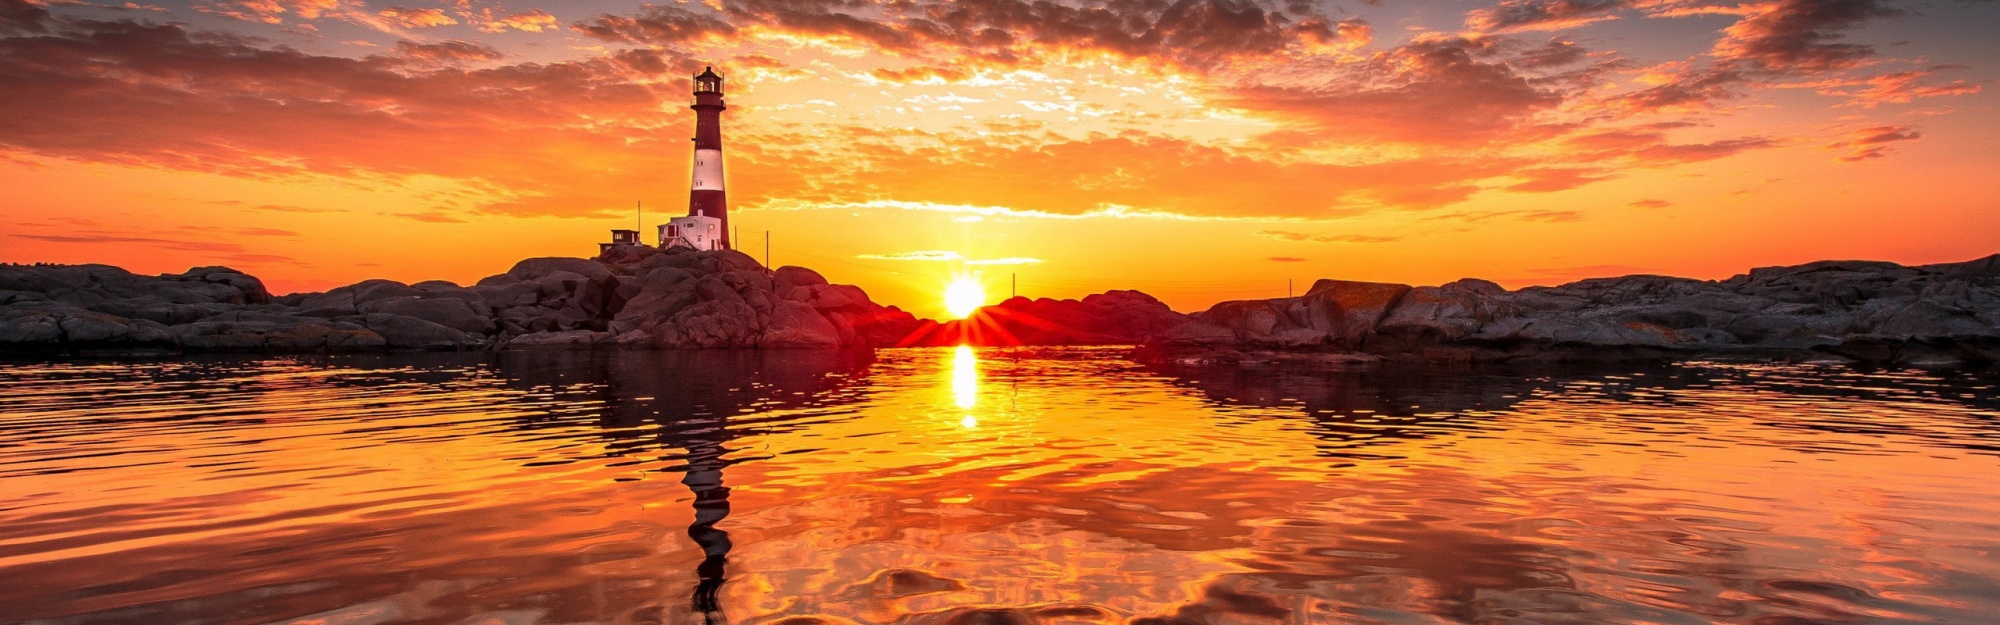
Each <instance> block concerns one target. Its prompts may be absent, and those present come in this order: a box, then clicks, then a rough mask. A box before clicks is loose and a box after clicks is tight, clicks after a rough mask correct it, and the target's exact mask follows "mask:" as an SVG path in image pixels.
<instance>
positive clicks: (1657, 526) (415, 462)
mask: <svg viewBox="0 0 2000 625" xmlns="http://www.w3.org/2000/svg"><path fill="white" fill-rule="evenodd" d="M1121 355H1122V353H1121V352H1119V351H1116V350H1091V349H1072V350H1013V351H1008V350H978V351H973V350H965V349H959V350H953V349H941V350H890V351H882V352H877V353H875V354H873V355H868V354H860V353H833V352H828V353H812V352H793V353H784V352H766V353H700V354H665V353H574V352H571V353H522V354H506V355H501V356H488V355H409V356H394V357H381V356H375V357H308V358H239V359H207V360H177V361H170V362H157V363H122V362H119V363H114V362H84V363H57V364H49V363H12V364H0V622H7V623H46V624H78V625H81V624H93V623H148V624H178V623H201V624H239V623H240V624H263V623H298V624H318V625H374V624H378V623H436V624H442V625H461V624H463V625H473V624H482V625H485V624H490V625H527V624H537V623H547V624H566V623H620V624H628V623H629V624H653V623H702V622H710V623H722V622H728V623H768V622H774V621H782V622H786V623H789V624H791V625H806V624H809V623H823V624H829V623H830V624H847V623H892V622H894V623H951V624H956V625H1026V624H1030V623H1076V624H1097V623H1135V624H1141V625H1194V624H1217V625H1222V624H1229V625H1239V624H1240V625H1251V624H1259V623H1272V624H1278V623H1284V624H1299V623H1662V624H1680V623H1744V624H1758V625H1797V624H1806V623H1843V624H1845V623H1992V622H2000V483H1996V481H1995V480H1996V476H2000V391H1996V389H1995V381H1996V380H1995V379H1994V378H1992V377H1982V376H1979V375H1974V374H1950V373H1921V372H1907V371H1882V372H1863V371H1855V370H1851V369H1845V368H1836V367H1814V366H1796V365H1738V364H1684V365H1675V366H1664V367H1644V368H1621V369H1596V370H1506V371H1486V370H1474V371H1423V370H1409V371H1404V370H1382V371H1372V372H1359V373H1328V372H1303V371H1293V372H1285V371H1273V370H1254V369H1245V370H1236V369H1190V370H1174V369H1160V368H1148V367H1142V366H1138V365H1135V364H1132V363H1131V362H1129V361H1127V360H1125V359H1123V358H1121Z"/></svg>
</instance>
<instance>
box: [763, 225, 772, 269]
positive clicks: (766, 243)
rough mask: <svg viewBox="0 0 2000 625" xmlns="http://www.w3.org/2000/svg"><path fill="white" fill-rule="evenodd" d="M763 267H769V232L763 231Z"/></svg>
mask: <svg viewBox="0 0 2000 625" xmlns="http://www.w3.org/2000/svg"><path fill="white" fill-rule="evenodd" d="M764 267H765V268H766V269H768V268H770V267H771V231H769V230H765V231H764Z"/></svg>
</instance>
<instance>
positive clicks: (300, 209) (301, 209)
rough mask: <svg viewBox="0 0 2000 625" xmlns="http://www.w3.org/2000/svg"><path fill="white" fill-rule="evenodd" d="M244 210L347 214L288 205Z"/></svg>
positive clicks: (260, 206)
mask: <svg viewBox="0 0 2000 625" xmlns="http://www.w3.org/2000/svg"><path fill="white" fill-rule="evenodd" d="M232 201H233V200H232ZM218 203H221V202H218ZM237 203H239V204H240V202H237ZM244 210H253V211H268V212H274V213H345V212H347V210H346V209H339V208H309V207H305V206H293V205H290V204H258V205H256V206H250V207H246V208H245V209H244Z"/></svg>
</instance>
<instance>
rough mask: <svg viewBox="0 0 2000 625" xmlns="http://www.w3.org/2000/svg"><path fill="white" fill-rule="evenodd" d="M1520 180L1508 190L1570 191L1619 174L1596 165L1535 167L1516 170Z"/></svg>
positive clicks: (1508, 187)
mask: <svg viewBox="0 0 2000 625" xmlns="http://www.w3.org/2000/svg"><path fill="white" fill-rule="evenodd" d="M1514 176H1515V177H1517V178H1523V179H1524V180H1523V181H1522V182H1518V183H1515V184H1512V185H1508V186H1507V190H1508V191H1514V192H1518V193H1553V192H1556V191H1568V190H1570V189H1574V188H1577V187H1581V186H1583V185H1587V184H1590V183H1593V182H1597V181H1600V180H1609V179H1612V178H1616V177H1617V176H1615V175H1613V174H1611V173H1610V172H1608V171H1607V170H1604V169H1601V168H1596V167H1535V168H1530V169H1523V170H1521V171H1517V172H1514Z"/></svg>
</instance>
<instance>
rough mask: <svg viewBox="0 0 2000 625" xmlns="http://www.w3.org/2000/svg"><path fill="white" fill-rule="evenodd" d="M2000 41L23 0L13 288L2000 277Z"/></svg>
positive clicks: (1608, 15)
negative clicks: (691, 280) (716, 178)
mask: <svg viewBox="0 0 2000 625" xmlns="http://www.w3.org/2000/svg"><path fill="white" fill-rule="evenodd" d="M1996 25H2000V3H1993V2H1961V1H1957V0H1936V1H1927V0H1728V1H1717V0H1478V1H1463V2H1461V1H1445V0H1434V1H1415V2H1394V1H1389V0H1381V1H1374V2H1369V1H1353V2H1260V1H1258V0H1179V1H1174V2H1168V1H1164V0H1160V1H1141V0H1071V1H1069V2H1031V1H1027V0H967V1H962V2H945V1H942V0H918V1H915V2H899V3H885V4H876V3H871V2H868V1H866V0H855V1H847V2H834V1H822V0H709V1H708V2H699V3H697V2H687V3H661V4H657V5H639V4H631V3H611V2H565V3H543V4H542V5H541V6H533V5H530V4H522V3H516V4H508V5H504V6H503V5H500V4H496V3H490V2H477V1H470V0H464V1H458V2H427V1H422V0H418V1H412V2H405V3H402V4H395V5H392V4H389V3H384V2H375V1H374V0H369V1H368V2H363V1H361V0H195V1H194V2H192V3H187V2H181V3H163V4H160V5H152V4H131V5H125V7H121V8H113V7H111V6H110V5H105V4H92V3H89V2H62V3H55V2H32V1H24V0H0V109H4V110H0V188H4V189H7V192H6V193H5V200H4V201H0V229H4V233H5V234H4V236H0V261H10V262H40V261H49V262H64V263H76V262H103V263H111V264H117V265H121V266H125V267H127V268H130V269H133V270H135V271H142V272H161V271H181V270H184V269H186V268H188V267H190V266H197V265H213V264H223V265H228V266H231V267H235V268H238V269H242V270H245V271H249V272H251V273H253V274H256V275H258V276H260V277H263V278H264V279H265V281H266V282H267V283H268V284H269V285H270V286H271V287H272V289H273V290H274V291H278V292H288V291H295V290H319V289H324V288H328V287H331V286H337V285H340V284H346V283H351V282H355V281H358V280H361V279H365V278H372V277H387V278H393V279H398V280H404V281H417V280H424V279H434V278H443V279H449V280H454V281H459V282H471V281H473V280H476V279H478V278H479V277H481V276H485V275H489V274H493V273H498V272H501V271H504V270H505V269H506V268H507V267H508V266H509V265H510V264H511V263H512V262H513V261H514V260H517V259H520V258H524V257H529V256H543V255H569V256H580V255H588V254H591V253H593V252H594V250H595V244H596V243H597V242H599V241H600V240H602V239H605V238H606V230H608V229H610V228H616V227H631V224H632V223H633V215H632V205H633V203H634V202H635V201H641V200H643V201H644V202H645V203H646V205H647V206H648V207H649V209H650V210H649V212H648V213H647V216H646V225H647V226H648V227H647V229H648V230H650V226H651V225H653V224H656V223H659V222H660V221H663V220H664V219H665V218H666V217H668V216H671V215H676V214H680V212H681V211H684V210H685V206H686V199H685V198H686V194H687V187H688V160H689V152H690V150H689V143H688V142H687V138H688V137H689V136H691V126H692V121H693V115H692V113H691V112H690V111H688V110H687V109H686V103H687V99H688V83H687V75H688V73H690V72H693V71H698V70H699V69H700V67H701V66H702V65H703V64H711V63H712V64H714V65H715V66H716V67H717V69H718V70H719V71H721V72H723V73H724V74H725V75H726V76H727V77H728V83H727V84H726V91H727V95H728V100H729V105H730V109H729V111H728V112H727V113H725V115H724V118H723V124H724V135H725V138H724V141H725V148H726V154H727V158H728V168H729V169H728V172H729V182H728V184H729V190H730V199H731V204H732V211H733V214H732V220H733V221H734V222H735V223H736V224H738V225H739V226H740V228H741V232H742V235H743V237H742V238H743V241H741V242H740V243H739V246H738V247H739V248H740V249H744V250H745V251H747V252H749V253H751V254H753V255H757V256H762V255H763V253H764V248H763V244H762V239H763V233H764V232H765V231H766V230H768V231H770V232H771V236H772V240H773V243H772V245H771V250H770V255H771V259H772V261H773V262H774V263H776V264H799V265H806V266H810V267H814V268H816V269H818V270H820V271H821V272H822V273H825V274H826V275H827V276H828V277H829V278H832V279H834V280H836V281H841V282H851V283H855V284H860V285H862V286H863V287H865V288H866V289H868V291H869V292H870V293H871V294H873V295H874V296H875V297H876V299H877V300H879V301H883V302H885V303H891V304H898V305H902V306H904V307H906V308H909V309H911V310H912V311H913V312H916V313H917V314H919V315H925V316H939V315H942V313H943V311H942V310H941V302H940V301H939V297H938V293H939V292H940V291H941V288H942V284H943V282H944V281H945V279H946V277H947V276H949V275H951V274H954V273H968V272H969V273H976V274H978V275H980V276H981V277H982V279H983V280H984V282H985V283H986V284H987V286H988V290H989V292H991V293H993V294H995V295H996V296H997V295H1004V294H1005V292H1006V291H1007V289H1008V281H1009V274H1015V273H1018V275H1019V283H1020V285H1021V290H1022V292H1023V294H1026V295H1032V296H1057V297H1077V296H1080V295H1083V294H1086V293H1091V292H1096V291H1102V290H1105V289H1111V288H1137V289H1140V290H1144V291H1147V292H1149V293H1153V294H1154V295H1156V296H1159V297H1160V298H1161V299H1163V300H1166V301H1167V302H1168V303H1170V304H1172V305H1173V306H1175V307H1176V308H1177V309H1181V310H1198V309H1202V308H1205V307H1207V306H1208V305H1209V304H1211V303H1213V302H1215V301H1218V300H1223V299H1240V298H1249V297H1272V296H1280V295H1283V294H1284V292H1285V288H1286V284H1285V283H1286V280H1287V279H1294V280H1297V281H1298V283H1299V285H1300V288H1303V286H1304V285H1305V284H1308V283H1310V281H1311V280H1312V279H1315V278H1321V277H1339V278H1347V279H1362V280H1389V281H1399V282H1407V283H1418V284H1425V283H1430V284H1434V283H1440V282H1444V281H1449V280H1452V279H1456V278H1459V277H1464V276H1478V277H1485V278H1489V279H1494V280H1498V281H1500V282H1502V283H1503V284H1507V285H1508V286H1523V285H1529V284H1552V283H1560V282H1564V281H1568V280H1571V279H1575V278H1581V277H1590V276H1599V275H1616V274H1624V273H1635V272H1648V273H1666V274H1675V275H1687V276H1694V277H1707V278H1720V277H1727V276H1729V275H1731V274H1733V273H1736V272H1739V271H1741V270H1742V269H1745V268H1748V267H1751V266H1758V265H1771V264H1783V263H1795V262H1802V261H1808V260H1815V259H1821V258H1874V259H1887V260H1896V261H1901V262H1908V263H1925V262H1946V261H1956V260H1965V259H1970V258H1974V257H1978V256H1984V255H1987V254H1992V253H1995V252H2000V177H1996V176H1994V175H1993V174H1992V173H1991V172H1994V171H2000V156H1996V154H2000V108H1996V104H2000V101H1996V98H1995V95H1994V92H1995V89H1994V88H1993V87H1994V82H1995V79H1996V78H2000V67H1996V64H1995V62H1996V61H2000V41H1996V40H1995V38H1993V37H1991V36H1990V33H1991V32H1992V29H1993V27H1994V26H1996Z"/></svg>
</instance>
